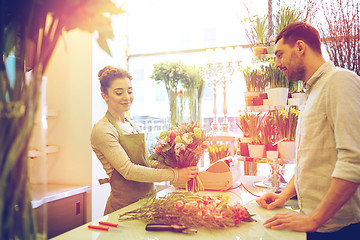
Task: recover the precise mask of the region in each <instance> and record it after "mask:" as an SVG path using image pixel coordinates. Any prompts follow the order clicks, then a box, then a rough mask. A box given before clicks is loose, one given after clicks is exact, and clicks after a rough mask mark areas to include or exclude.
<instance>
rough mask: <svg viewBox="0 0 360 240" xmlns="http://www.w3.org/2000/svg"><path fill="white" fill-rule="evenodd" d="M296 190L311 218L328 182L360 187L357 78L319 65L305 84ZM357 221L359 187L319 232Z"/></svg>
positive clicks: (359, 91) (329, 65)
mask: <svg viewBox="0 0 360 240" xmlns="http://www.w3.org/2000/svg"><path fill="white" fill-rule="evenodd" d="M296 135H297V136H296V143H297V164H296V170H295V188H296V191H297V195H298V200H299V206H300V209H301V212H302V213H304V214H306V215H308V214H310V213H311V212H312V211H313V210H314V209H315V208H316V207H317V206H318V205H319V203H320V202H321V200H322V199H323V198H324V196H325V194H326V193H327V191H328V189H329V187H330V183H331V179H332V177H335V178H340V179H343V180H347V181H350V182H356V183H360V77H359V76H358V75H356V74H355V73H353V72H350V71H348V70H345V69H341V68H338V67H335V66H334V64H333V63H332V62H326V63H324V64H323V65H322V66H321V67H320V68H319V69H318V70H317V71H316V72H315V73H314V75H313V76H312V77H311V78H310V79H309V81H308V82H307V83H306V100H305V103H304V105H303V106H302V109H301V112H300V115H299V121H298V126H297V134H296ZM357 222H360V188H358V189H357V190H356V192H355V194H354V195H353V196H352V197H351V199H350V200H349V201H348V202H347V203H346V204H345V205H344V206H343V207H342V208H341V209H340V210H339V211H338V212H337V213H336V214H335V215H334V216H333V217H332V218H331V219H330V220H329V221H327V222H326V223H325V224H324V225H323V226H322V227H320V228H319V229H318V230H317V231H319V232H332V231H336V230H338V229H340V228H342V227H344V226H347V225H350V224H352V223H357Z"/></svg>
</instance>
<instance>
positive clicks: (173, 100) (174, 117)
mask: <svg viewBox="0 0 360 240" xmlns="http://www.w3.org/2000/svg"><path fill="white" fill-rule="evenodd" d="M168 97H169V105H170V121H171V125H172V126H175V125H177V124H178V123H179V116H178V106H177V92H176V91H173V90H171V89H170V90H169V91H168Z"/></svg>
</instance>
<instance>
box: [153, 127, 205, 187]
mask: <svg viewBox="0 0 360 240" xmlns="http://www.w3.org/2000/svg"><path fill="white" fill-rule="evenodd" d="M207 138H208V135H207V133H206V131H205V129H203V128H199V127H198V126H197V125H195V124H193V123H183V124H181V125H179V126H172V127H170V128H169V130H167V131H163V132H162V133H161V134H160V136H159V138H158V141H157V144H156V145H155V146H154V153H153V154H151V156H150V160H152V161H154V160H155V161H157V162H158V163H159V164H164V165H166V166H169V167H172V168H184V167H190V166H196V165H197V164H198V162H199V160H200V158H201V157H202V156H203V154H204V152H205V150H206V148H207V147H208V146H209V142H208V141H206V139H207ZM186 190H187V191H195V192H196V191H202V190H204V187H203V186H202V183H201V181H200V178H199V176H196V177H195V178H194V179H191V180H190V181H188V182H187V184H186Z"/></svg>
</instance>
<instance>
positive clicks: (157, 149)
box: [154, 145, 162, 154]
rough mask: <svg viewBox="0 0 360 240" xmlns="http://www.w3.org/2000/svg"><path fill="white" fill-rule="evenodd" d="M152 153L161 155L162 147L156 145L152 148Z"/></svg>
mask: <svg viewBox="0 0 360 240" xmlns="http://www.w3.org/2000/svg"><path fill="white" fill-rule="evenodd" d="M154 151H155V152H156V153H159V154H160V153H161V151H162V146H160V145H156V146H155V147H154Z"/></svg>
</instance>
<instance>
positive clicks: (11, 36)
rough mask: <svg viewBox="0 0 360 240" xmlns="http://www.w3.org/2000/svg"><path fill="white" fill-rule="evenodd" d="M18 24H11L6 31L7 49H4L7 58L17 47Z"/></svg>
mask: <svg viewBox="0 0 360 240" xmlns="http://www.w3.org/2000/svg"><path fill="white" fill-rule="evenodd" d="M17 30H18V28H17V24H16V23H15V22H11V23H10V24H9V25H8V27H7V28H5V31H4V40H5V47H4V54H5V56H6V57H7V56H8V55H9V54H10V52H11V51H12V50H13V49H14V47H15V45H16V37H17V36H16V33H17Z"/></svg>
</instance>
